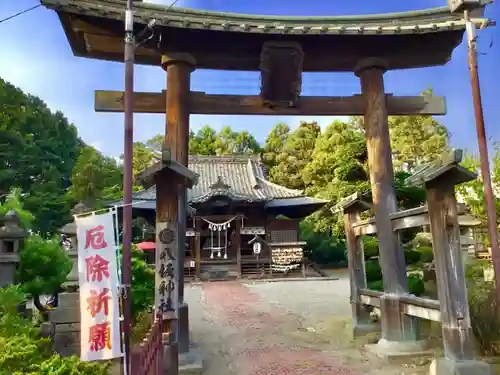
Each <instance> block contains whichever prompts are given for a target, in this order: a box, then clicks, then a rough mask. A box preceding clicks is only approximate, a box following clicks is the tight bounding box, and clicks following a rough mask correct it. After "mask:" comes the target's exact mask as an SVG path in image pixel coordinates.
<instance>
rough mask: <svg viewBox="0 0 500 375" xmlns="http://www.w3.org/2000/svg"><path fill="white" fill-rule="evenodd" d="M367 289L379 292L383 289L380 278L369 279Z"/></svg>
mask: <svg viewBox="0 0 500 375" xmlns="http://www.w3.org/2000/svg"><path fill="white" fill-rule="evenodd" d="M368 289H370V290H378V291H379V292H383V291H384V283H383V282H382V280H376V281H371V282H369V283H368Z"/></svg>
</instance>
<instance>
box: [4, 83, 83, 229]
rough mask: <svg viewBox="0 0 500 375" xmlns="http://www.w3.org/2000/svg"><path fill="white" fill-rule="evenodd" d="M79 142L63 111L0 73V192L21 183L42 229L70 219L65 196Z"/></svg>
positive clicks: (30, 208)
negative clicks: (51, 109)
mask: <svg viewBox="0 0 500 375" xmlns="http://www.w3.org/2000/svg"><path fill="white" fill-rule="evenodd" d="M82 144H83V143H82V141H81V140H80V139H79V138H78V135H77V131H76V127H75V126H74V125H72V124H70V123H69V122H68V120H67V119H66V118H65V117H64V115H63V114H62V113H61V112H55V113H52V112H51V111H50V110H49V109H48V108H47V106H46V105H45V103H44V102H43V101H42V100H40V99H39V98H37V97H35V96H32V95H26V94H24V93H23V92H22V91H21V90H20V89H18V88H16V87H14V86H13V85H11V84H9V83H8V82H6V81H4V80H2V79H0V196H3V195H5V194H7V193H8V192H9V191H11V189H12V188H15V187H18V188H20V189H21V191H22V193H23V195H24V198H23V199H24V204H25V208H26V209H27V210H28V211H29V212H31V213H32V214H33V216H34V227H35V228H36V230H37V231H40V232H41V233H42V234H46V233H53V232H55V230H56V229H57V228H59V227H61V226H62V225H63V224H65V223H66V222H67V221H68V219H69V217H68V214H69V207H68V205H67V203H66V201H65V198H64V197H65V192H66V189H67V188H68V187H69V186H70V183H71V182H70V180H71V173H72V170H73V167H74V165H75V163H76V159H77V156H78V154H79V152H80V149H81V147H82Z"/></svg>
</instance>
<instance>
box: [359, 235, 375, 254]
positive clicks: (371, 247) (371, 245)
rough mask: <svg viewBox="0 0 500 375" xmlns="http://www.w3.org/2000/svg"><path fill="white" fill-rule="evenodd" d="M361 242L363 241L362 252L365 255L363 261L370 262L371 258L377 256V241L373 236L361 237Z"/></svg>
mask: <svg viewBox="0 0 500 375" xmlns="http://www.w3.org/2000/svg"><path fill="white" fill-rule="evenodd" d="M361 241H363V250H364V253H365V259H366V260H370V259H372V258H373V257H376V256H378V255H379V249H378V239H377V237H374V236H362V237H361Z"/></svg>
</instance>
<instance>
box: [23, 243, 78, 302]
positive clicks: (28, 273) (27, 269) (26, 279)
mask: <svg viewBox="0 0 500 375" xmlns="http://www.w3.org/2000/svg"><path fill="white" fill-rule="evenodd" d="M72 266H73V264H72V262H71V259H70V258H69V257H68V254H67V253H66V251H65V250H64V249H63V248H62V247H61V245H60V241H59V240H58V239H57V238H54V239H49V240H46V239H43V238H42V237H40V236H39V235H31V236H30V237H29V238H27V239H26V240H25V241H24V246H23V247H22V249H21V261H20V263H19V268H18V270H17V280H18V282H20V283H21V285H22V289H23V291H24V292H25V293H27V294H28V295H30V296H32V297H33V299H34V301H35V305H36V306H37V308H38V309H40V310H43V309H44V308H43V307H42V305H41V304H40V300H39V296H40V295H43V294H46V295H52V294H54V293H57V292H59V291H60V288H61V285H62V284H63V283H64V282H65V281H66V277H67V276H68V274H69V272H70V271H71V267H72Z"/></svg>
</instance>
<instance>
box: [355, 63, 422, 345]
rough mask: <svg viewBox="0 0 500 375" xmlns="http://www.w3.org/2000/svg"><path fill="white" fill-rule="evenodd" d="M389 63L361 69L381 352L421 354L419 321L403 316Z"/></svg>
mask: <svg viewBox="0 0 500 375" xmlns="http://www.w3.org/2000/svg"><path fill="white" fill-rule="evenodd" d="M385 70H386V69H385V63H384V61H381V60H379V59H366V60H364V61H361V62H360V64H359V65H358V66H357V68H356V71H355V72H356V75H357V76H358V77H359V78H360V81H361V92H362V97H363V99H364V106H365V108H364V126H365V138H366V147H367V151H368V167H369V171H370V182H371V190H372V200H373V210H374V213H375V219H376V224H377V237H378V241H379V249H380V250H379V251H380V260H379V261H380V267H381V269H382V275H383V284H384V292H385V294H384V295H383V296H382V297H381V299H380V304H381V306H380V308H381V312H382V321H381V327H382V338H381V340H380V341H379V343H378V346H379V347H380V348H381V349H382V348H385V347H390V350H391V351H392V352H396V351H405V352H407V351H412V350H420V349H421V348H417V347H416V346H420V345H421V344H423V343H418V345H416V344H417V340H418V333H419V332H418V331H419V330H418V321H417V319H416V318H413V317H409V316H407V315H405V314H403V312H402V311H401V310H400V306H401V305H400V304H399V302H398V301H399V297H400V296H402V295H405V294H408V279H407V276H406V264H405V258H404V252H403V248H402V244H401V241H400V239H399V235H398V234H397V233H395V232H394V231H393V228H392V223H391V219H390V215H391V214H393V213H394V212H396V211H397V204H396V191H395V189H394V185H393V181H394V171H393V165H392V153H391V145H390V138H389V125H388V115H387V108H386V96H385V90H384V78H383V77H384V73H385Z"/></svg>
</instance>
